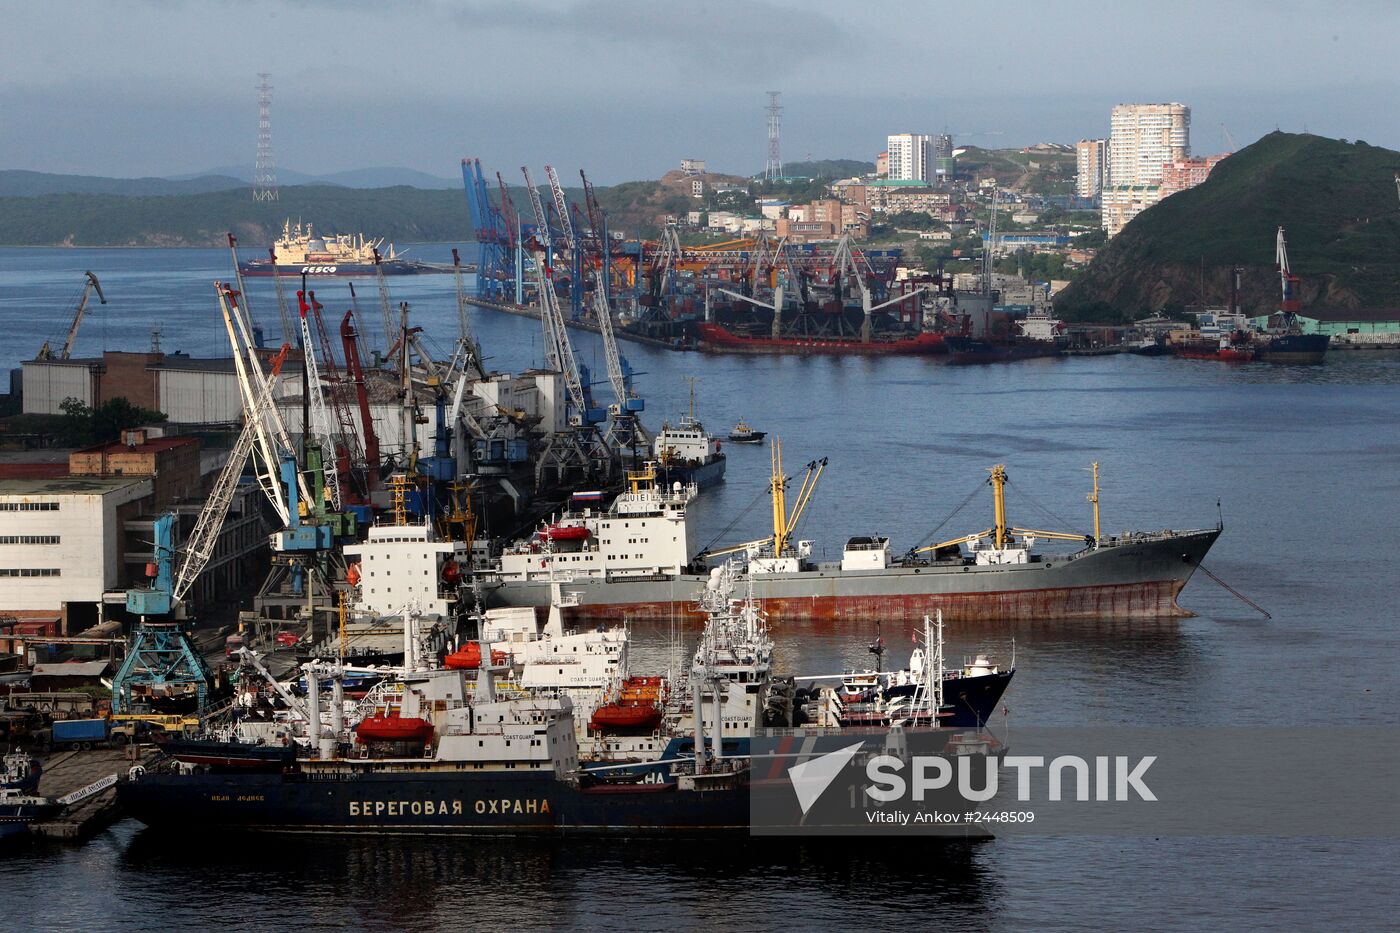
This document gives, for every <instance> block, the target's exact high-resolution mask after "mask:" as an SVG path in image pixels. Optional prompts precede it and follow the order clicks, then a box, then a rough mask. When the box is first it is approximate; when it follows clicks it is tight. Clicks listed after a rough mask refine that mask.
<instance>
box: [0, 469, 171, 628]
mask: <svg viewBox="0 0 1400 933" xmlns="http://www.w3.org/2000/svg"><path fill="white" fill-rule="evenodd" d="M153 491H154V483H153V481H152V480H151V479H136V478H132V477H122V476H111V477H108V476H61V477H53V478H44V479H5V480H3V481H0V611H4V612H6V613H8V614H11V615H33V614H38V613H49V614H52V615H59V616H61V617H62V618H63V619H64V620H65V622H67V621H69V620H70V619H71V620H72V621H73V622H74V623H75V624H74V627H75V628H82V627H86V625H87V624H91V623H93V622H96V621H98V620H99V617H100V608H99V607H100V606H101V605H102V594H103V593H104V592H106V591H107V590H109V589H113V588H115V587H117V586H120V585H122V584H123V582H124V581H125V579H126V576H125V554H124V553H123V548H124V544H123V541H124V535H123V533H122V532H123V527H124V524H125V522H126V521H127V520H128V519H129V518H134V517H136V516H137V515H138V514H139V511H140V503H141V502H142V501H143V500H146V499H148V498H149V497H150V496H151V494H152V493H153ZM146 559H149V558H142V560H143V561H144V560H146ZM79 620H81V621H80V622H79Z"/></svg>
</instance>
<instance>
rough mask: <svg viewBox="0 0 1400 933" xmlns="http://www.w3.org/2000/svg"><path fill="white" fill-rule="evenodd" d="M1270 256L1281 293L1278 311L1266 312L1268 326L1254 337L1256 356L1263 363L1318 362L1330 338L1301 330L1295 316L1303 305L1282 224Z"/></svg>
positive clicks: (1325, 352)
mask: <svg viewBox="0 0 1400 933" xmlns="http://www.w3.org/2000/svg"><path fill="white" fill-rule="evenodd" d="M1274 256H1275V259H1276V261H1277V263H1278V273H1279V284H1280V290H1281V292H1282V294H1281V296H1280V299H1279V309H1278V312H1277V313H1275V314H1271V315H1270V316H1269V321H1268V326H1267V327H1266V328H1265V330H1264V332H1263V333H1262V334H1259V335H1258V336H1257V338H1256V342H1257V346H1258V351H1259V359H1261V360H1263V361H1264V362H1266V363H1321V362H1323V361H1324V360H1325V359H1326V358H1327V347H1328V344H1330V343H1331V341H1332V338H1331V336H1330V335H1328V334H1305V333H1303V326H1302V322H1300V321H1299V320H1298V312H1299V311H1300V310H1302V307H1303V303H1302V301H1301V300H1299V298H1298V276H1296V275H1294V274H1293V270H1292V268H1291V267H1290V266H1289V264H1288V243H1287V241H1286V240H1285V238H1284V235H1283V228H1282V227H1279V228H1278V235H1277V237H1276V238H1275V241H1274Z"/></svg>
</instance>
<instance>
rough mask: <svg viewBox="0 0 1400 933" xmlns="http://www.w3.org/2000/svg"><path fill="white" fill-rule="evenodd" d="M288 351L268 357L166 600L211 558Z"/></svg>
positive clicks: (181, 592)
mask: <svg viewBox="0 0 1400 933" xmlns="http://www.w3.org/2000/svg"><path fill="white" fill-rule="evenodd" d="M289 350H291V345H290V344H285V343H284V344H282V349H281V350H280V351H279V352H278V354H277V355H276V356H275V357H273V358H272V367H271V369H272V379H270V380H268V382H267V383H266V384H265V385H264V386H263V388H262V391H261V392H260V393H259V394H258V407H257V410H256V411H255V412H253V413H252V414H251V415H250V416H249V417H248V418H247V420H246V421H244V423H243V430H242V431H240V432H239V433H238V439H237V440H236V441H234V444H233V449H232V450H230V451H229V455H228V459H227V460H225V461H224V466H223V468H222V469H221V470H220V471H219V475H218V478H217V479H215V480H214V488H213V489H211V490H210V491H209V498H208V499H207V500H206V501H205V503H204V508H202V509H200V510H199V517H198V518H196V519H195V523H194V530H193V531H191V532H190V537H189V540H188V541H187V542H185V547H184V557H183V559H182V560H181V561H180V565H179V567H177V568H176V570H175V582H174V585H173V586H172V587H171V590H170V597H171V600H172V602H174V603H179V602H180V601H181V600H182V599H184V597H185V593H187V592H188V591H189V588H190V587H191V586H192V585H193V584H194V581H195V580H196V579H198V578H199V575H200V574H201V573H203V572H204V568H205V567H206V566H208V564H209V560H210V559H211V558H212V557H213V556H214V550H215V548H216V546H217V545H218V541H219V532H220V531H221V530H222V529H223V527H224V520H225V519H226V518H227V517H228V510H229V506H230V505H231V504H232V503H233V493H234V491H235V490H236V489H237V488H238V478H239V477H240V476H242V475H243V467H244V466H246V465H247V463H248V455H249V454H251V453H252V452H253V444H254V443H255V442H256V441H257V437H258V429H257V423H258V422H260V421H261V419H262V413H263V412H264V411H265V410H266V409H267V408H269V407H271V405H272V404H273V402H272V388H273V386H274V385H275V384H276V382H277V375H278V373H280V372H281V371H282V364H283V362H284V361H285V360H286V359H287V352H288V351H289Z"/></svg>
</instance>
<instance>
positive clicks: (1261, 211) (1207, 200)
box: [1056, 132, 1400, 319]
mask: <svg viewBox="0 0 1400 933" xmlns="http://www.w3.org/2000/svg"><path fill="white" fill-rule="evenodd" d="M1396 172H1400V153H1397V152H1393V151H1391V150H1389V149H1381V148H1378V147H1375V146H1370V145H1367V144H1366V143H1364V142H1360V141H1357V142H1355V143H1350V142H1347V141H1345V140H1337V139H1328V138H1325V137H1322V136H1312V135H1308V134H1294V133H1280V132H1275V133H1270V134H1269V135H1267V136H1265V137H1264V138H1263V139H1260V140H1259V141H1258V142H1256V143H1254V144H1253V145H1252V146H1249V147H1247V148H1245V149H1243V150H1241V151H1240V152H1237V153H1236V154H1234V155H1232V156H1230V157H1229V158H1228V159H1226V160H1225V161H1223V162H1221V163H1220V164H1219V165H1218V166H1217V167H1216V168H1215V170H1214V171H1213V172H1212V173H1211V175H1210V178H1208V179H1207V180H1206V181H1205V183H1204V184H1202V185H1199V186H1197V187H1195V188H1192V189H1190V190H1188V191H1182V192H1180V193H1178V194H1175V195H1172V196H1171V197H1169V198H1167V199H1166V200H1164V201H1162V202H1161V203H1160V204H1157V205H1156V206H1154V207H1152V208H1150V209H1148V210H1146V211H1144V212H1143V213H1142V214H1140V215H1138V217H1137V218H1135V219H1134V220H1133V221H1132V223H1130V224H1128V225H1127V226H1126V227H1125V228H1124V229H1123V231H1122V232H1121V233H1119V234H1118V236H1116V237H1114V238H1113V239H1112V240H1111V241H1109V243H1108V245H1107V246H1106V247H1105V248H1104V249H1103V250H1101V251H1100V253H1099V255H1098V256H1097V257H1095V259H1094V262H1093V263H1092V264H1091V265H1090V266H1089V267H1088V268H1087V269H1086V270H1085V271H1084V273H1083V274H1082V275H1081V276H1080V277H1078V278H1077V279H1075V281H1074V283H1073V285H1071V286H1070V287H1069V288H1068V289H1066V290H1065V291H1064V292H1063V293H1062V294H1061V295H1060V296H1059V297H1058V298H1057V299H1056V308H1057V310H1059V311H1060V313H1062V314H1066V315H1068V316H1070V317H1073V318H1079V319H1087V318H1100V319H1102V318H1113V317H1123V316H1126V317H1134V316H1140V315H1141V314H1144V313H1147V312H1150V311H1160V310H1164V309H1172V308H1184V307H1187V306H1191V305H1197V304H1199V303H1200V302H1201V298H1202V294H1201V293H1202V278H1203V269H1204V281H1205V296H1204V297H1205V301H1206V303H1207V304H1216V305H1219V304H1224V303H1225V302H1226V300H1228V297H1229V281H1230V268H1231V267H1232V266H1234V265H1241V266H1244V267H1245V274H1244V277H1243V295H1242V304H1243V306H1244V307H1245V308H1246V309H1247V310H1249V311H1250V312H1254V313H1266V312H1268V311H1270V310H1273V309H1274V308H1275V307H1277V301H1278V288H1279V286H1278V276H1277V273H1276V271H1275V268H1274V238H1275V233H1276V231H1277V229H1278V228H1279V227H1280V226H1282V227H1284V228H1285V231H1286V236H1287V240H1288V255H1289V259H1290V262H1291V264H1292V267H1293V271H1294V272H1295V273H1297V274H1298V275H1299V276H1300V277H1301V279H1302V289H1301V296H1300V297H1301V298H1302V301H1303V305H1304V308H1305V309H1306V308H1307V307H1328V308H1368V307H1385V306H1394V305H1396V304H1400V205H1397V200H1396V186H1395V174H1396Z"/></svg>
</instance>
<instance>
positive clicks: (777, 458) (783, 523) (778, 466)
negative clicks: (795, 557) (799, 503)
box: [769, 437, 788, 557]
mask: <svg viewBox="0 0 1400 933" xmlns="http://www.w3.org/2000/svg"><path fill="white" fill-rule="evenodd" d="M772 459H773V478H772V480H771V481H770V484H769V489H770V490H772V493H773V497H772V498H773V556H774V557H781V556H782V548H783V545H784V544H786V543H787V538H788V524H787V480H786V479H784V478H783V443H782V441H780V440H778V439H777V438H776V437H775V438H773V451H772Z"/></svg>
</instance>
